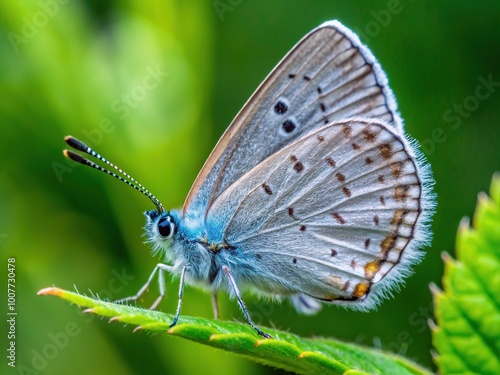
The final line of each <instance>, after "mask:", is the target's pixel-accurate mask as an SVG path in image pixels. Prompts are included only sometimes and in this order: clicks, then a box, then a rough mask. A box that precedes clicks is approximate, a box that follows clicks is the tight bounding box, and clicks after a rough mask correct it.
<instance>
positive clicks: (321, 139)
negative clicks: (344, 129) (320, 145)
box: [316, 135, 325, 142]
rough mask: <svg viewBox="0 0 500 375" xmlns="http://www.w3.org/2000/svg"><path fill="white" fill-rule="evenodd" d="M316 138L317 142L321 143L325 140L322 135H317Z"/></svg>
mask: <svg viewBox="0 0 500 375" xmlns="http://www.w3.org/2000/svg"><path fill="white" fill-rule="evenodd" d="M316 138H317V139H318V142H323V141H324V140H325V137H323V136H322V135H318V136H317V137H316Z"/></svg>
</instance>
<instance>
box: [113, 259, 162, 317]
mask: <svg viewBox="0 0 500 375" xmlns="http://www.w3.org/2000/svg"><path fill="white" fill-rule="evenodd" d="M156 272H158V287H159V290H160V295H159V296H158V298H157V299H156V300H155V301H154V303H153V304H152V305H151V307H150V309H151V310H154V309H156V307H158V305H159V304H160V302H161V300H162V299H163V297H164V296H165V278H164V272H172V266H169V265H167V264H163V263H158V264H157V265H156V267H155V268H154V270H153V272H151V275H149V278H148V281H146V283H145V284H144V285H143V286H142V288H141V289H139V291H138V292H137V293H136V294H135V295H133V296H130V297H125V298H121V299H119V300H116V301H115V302H116V303H124V302H131V301H137V300H138V299H139V298H141V297H142V295H143V294H144V293H145V292H146V291H147V290H148V288H149V285H150V284H151V281H152V280H153V278H154V277H155V275H156Z"/></svg>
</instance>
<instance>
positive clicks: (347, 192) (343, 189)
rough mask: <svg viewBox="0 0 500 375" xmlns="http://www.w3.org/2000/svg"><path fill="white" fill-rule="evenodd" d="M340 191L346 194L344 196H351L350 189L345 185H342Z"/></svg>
mask: <svg viewBox="0 0 500 375" xmlns="http://www.w3.org/2000/svg"><path fill="white" fill-rule="evenodd" d="M342 191H343V192H344V194H345V195H346V197H348V198H349V197H350V196H351V191H350V190H349V188H348V187H347V186H344V187H343V188H342Z"/></svg>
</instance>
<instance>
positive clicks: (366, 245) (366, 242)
mask: <svg viewBox="0 0 500 375" xmlns="http://www.w3.org/2000/svg"><path fill="white" fill-rule="evenodd" d="M370 241H371V239H369V238H367V239H366V240H365V249H366V250H368V248H369V247H370Z"/></svg>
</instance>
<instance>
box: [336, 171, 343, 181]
mask: <svg viewBox="0 0 500 375" xmlns="http://www.w3.org/2000/svg"><path fill="white" fill-rule="evenodd" d="M335 177H337V180H339V182H344V181H345V176H344V175H343V174H342V173H337V174H336V175H335Z"/></svg>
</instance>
